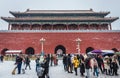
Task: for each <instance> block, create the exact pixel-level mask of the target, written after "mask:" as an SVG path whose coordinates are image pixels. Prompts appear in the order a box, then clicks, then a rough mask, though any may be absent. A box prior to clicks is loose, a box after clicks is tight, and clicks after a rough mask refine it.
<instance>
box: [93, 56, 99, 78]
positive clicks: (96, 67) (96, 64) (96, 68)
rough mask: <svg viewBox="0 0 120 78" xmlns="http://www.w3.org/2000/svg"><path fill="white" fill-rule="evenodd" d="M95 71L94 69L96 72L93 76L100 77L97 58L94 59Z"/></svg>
mask: <svg viewBox="0 0 120 78" xmlns="http://www.w3.org/2000/svg"><path fill="white" fill-rule="evenodd" d="M93 69H94V71H93V75H94V76H95V75H96V76H97V77H98V73H99V72H98V62H97V60H96V59H95V58H93Z"/></svg>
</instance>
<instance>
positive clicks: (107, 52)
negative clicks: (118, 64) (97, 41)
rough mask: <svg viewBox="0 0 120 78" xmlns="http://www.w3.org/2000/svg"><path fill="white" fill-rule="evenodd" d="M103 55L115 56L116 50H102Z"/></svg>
mask: <svg viewBox="0 0 120 78" xmlns="http://www.w3.org/2000/svg"><path fill="white" fill-rule="evenodd" d="M102 52H103V53H102V55H103V56H106V55H108V56H113V55H114V51H113V50H102Z"/></svg>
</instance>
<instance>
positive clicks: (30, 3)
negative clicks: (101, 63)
mask: <svg viewBox="0 0 120 78" xmlns="http://www.w3.org/2000/svg"><path fill="white" fill-rule="evenodd" d="M119 5H120V0H0V10H1V11H0V17H12V15H11V14H10V13H9V11H20V12H24V11H26V9H31V10H89V9H90V8H92V9H93V10H94V11H96V12H100V11H105V12H106V11H110V14H109V15H108V16H107V17H119V18H120V8H119ZM119 25H120V19H118V20H117V21H115V22H113V23H112V29H113V30H120V26H119ZM7 29H8V23H7V22H5V21H3V20H2V19H0V30H7Z"/></svg>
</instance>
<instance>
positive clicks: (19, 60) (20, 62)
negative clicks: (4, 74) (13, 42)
mask: <svg viewBox="0 0 120 78" xmlns="http://www.w3.org/2000/svg"><path fill="white" fill-rule="evenodd" d="M22 60H23V58H22V56H21V54H19V56H17V57H16V64H17V68H18V74H21V66H22Z"/></svg>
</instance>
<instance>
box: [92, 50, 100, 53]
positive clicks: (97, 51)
mask: <svg viewBox="0 0 120 78" xmlns="http://www.w3.org/2000/svg"><path fill="white" fill-rule="evenodd" d="M91 52H92V53H102V51H101V50H93V51H91Z"/></svg>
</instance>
